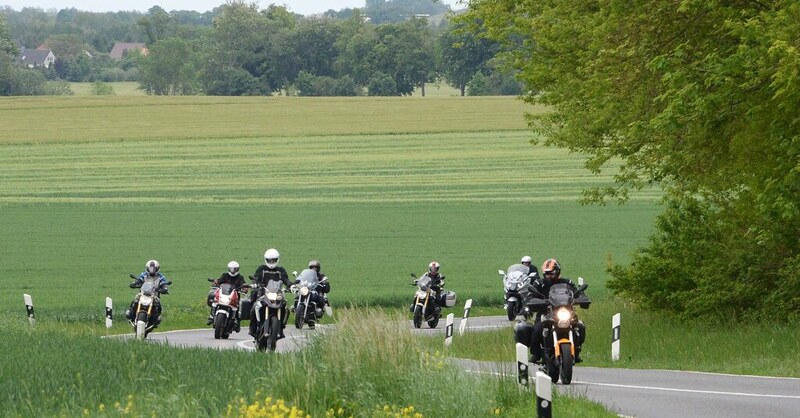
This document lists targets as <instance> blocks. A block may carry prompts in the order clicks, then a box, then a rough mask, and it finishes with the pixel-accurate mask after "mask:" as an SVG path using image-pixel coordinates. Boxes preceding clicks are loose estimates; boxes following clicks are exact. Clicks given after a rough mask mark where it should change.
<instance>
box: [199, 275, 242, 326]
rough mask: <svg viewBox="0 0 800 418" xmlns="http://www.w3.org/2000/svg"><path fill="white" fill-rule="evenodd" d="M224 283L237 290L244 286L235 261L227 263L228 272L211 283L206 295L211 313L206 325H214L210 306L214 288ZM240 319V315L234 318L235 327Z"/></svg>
mask: <svg viewBox="0 0 800 418" xmlns="http://www.w3.org/2000/svg"><path fill="white" fill-rule="evenodd" d="M224 283H230V284H232V285H233V286H235V287H237V288H238V287H241V286H244V284H245V281H244V276H242V273H239V263H237V262H236V261H231V262H230V263H228V271H226V272H225V273H222V274H221V275H220V276H219V278H218V279H216V280H214V281H213V282H211V291H210V292H209V293H208V306H209V307H210V308H211V313H210V314H209V315H208V322H207V324H206V325H211V324H213V323H214V307H213V306H211V304H212V303H214V293H215V288H216V287H219V285H221V284H224ZM240 319H241V314H239V315H238V316H237V318H236V322H237V325H238V323H239V321H240ZM237 328H238V326H237Z"/></svg>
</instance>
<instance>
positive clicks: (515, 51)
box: [469, 0, 800, 317]
mask: <svg viewBox="0 0 800 418" xmlns="http://www.w3.org/2000/svg"><path fill="white" fill-rule="evenodd" d="M469 5H470V8H471V11H470V12H469V14H470V16H471V18H472V19H473V20H477V19H480V20H482V21H483V22H484V24H483V25H482V26H480V27H478V26H476V27H474V28H473V29H474V30H475V31H476V32H480V33H481V34H482V35H484V36H488V37H490V38H491V39H495V40H497V41H499V42H501V43H502V44H503V46H504V50H505V51H507V52H506V54H507V55H508V58H509V62H511V63H512V65H513V66H514V67H515V68H517V69H518V70H519V71H520V75H521V77H522V79H523V80H524V81H525V84H526V87H527V89H528V91H529V92H530V93H529V94H528V95H526V97H525V99H526V100H527V101H530V102H534V103H540V104H545V105H548V106H549V107H550V108H551V109H552V112H550V113H548V114H547V115H543V116H539V117H535V118H534V117H532V118H531V122H532V123H533V125H534V126H535V128H536V129H537V130H538V131H539V132H541V133H543V134H544V138H545V139H544V141H545V143H546V144H549V145H554V146H559V147H566V148H568V149H570V150H573V151H576V152H581V153H586V154H588V155H589V156H590V157H589V158H588V160H587V162H586V167H587V168H588V169H589V170H591V171H593V172H598V171H600V170H603V169H607V168H608V167H612V166H618V167H619V169H618V171H617V174H616V177H615V179H616V184H615V185H614V186H613V187H608V188H604V189H594V190H589V191H586V194H585V196H584V197H585V201H587V202H605V201H607V200H608V199H618V200H620V201H624V200H626V199H627V198H628V197H629V193H630V192H632V191H635V190H638V189H640V188H642V187H645V186H648V185H651V184H658V185H660V186H662V187H663V188H664V190H665V191H666V198H665V203H666V207H667V210H666V211H665V212H664V214H663V215H662V216H661V217H660V218H659V221H658V223H657V232H656V233H655V234H654V236H653V237H652V239H651V243H650V245H649V246H648V247H646V248H644V249H642V250H641V251H640V252H638V253H637V254H635V255H634V260H633V262H632V264H631V265H629V266H615V267H614V268H612V273H613V275H614V276H615V279H614V280H612V281H611V282H610V284H609V286H610V287H611V288H612V289H613V290H615V291H616V292H618V293H620V294H623V295H625V296H627V297H630V298H632V299H633V300H636V301H638V302H640V303H641V304H643V305H644V306H647V307H651V308H660V309H666V310H670V311H673V312H677V313H679V314H682V315H695V314H705V315H709V316H719V317H731V316H734V317H739V316H742V315H747V314H749V313H753V312H758V311H763V310H765V309H767V308H768V307H771V308H773V309H775V308H785V309H786V312H787V313H794V314H793V315H797V314H796V312H798V311H800V309H798V308H800V296H798V295H800V292H798V291H797V289H798V285H800V278H798V273H797V271H798V267H800V239H798V237H800V123H798V122H800V121H798V118H800V116H799V115H798V113H797V109H798V104H800V103H798V100H800V85H798V83H797V75H798V72H799V70H800V51H798V48H800V25H797V23H796V22H798V21H800V3H798V2H796V1H791V0H778V1H774V2H757V1H734V2H731V1H722V0H709V1H695V0H682V1H671V0H655V1H647V2H641V1H636V2H630V1H626V0H606V1H597V0H594V1H592V0H589V1H587V0H542V1H535V2H533V1H518V0H472V1H470V2H469Z"/></svg>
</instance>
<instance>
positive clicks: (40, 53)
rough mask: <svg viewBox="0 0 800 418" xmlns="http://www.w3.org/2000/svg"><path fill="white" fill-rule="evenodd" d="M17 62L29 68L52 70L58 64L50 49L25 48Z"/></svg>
mask: <svg viewBox="0 0 800 418" xmlns="http://www.w3.org/2000/svg"><path fill="white" fill-rule="evenodd" d="M17 62H19V63H21V64H22V65H24V66H26V67H28V68H36V67H44V68H50V66H51V65H53V63H55V62H56V56H55V55H53V51H51V50H49V49H29V48H23V49H22V51H21V52H20V54H19V56H18V57H17Z"/></svg>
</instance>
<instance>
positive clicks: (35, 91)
mask: <svg viewBox="0 0 800 418" xmlns="http://www.w3.org/2000/svg"><path fill="white" fill-rule="evenodd" d="M15 73H16V74H15V75H14V82H13V83H12V87H11V95H12V96H40V95H43V94H44V93H45V89H44V86H45V83H46V82H47V80H46V79H45V77H44V74H42V72H41V71H37V70H35V69H30V70H29V69H17V71H16V72H15Z"/></svg>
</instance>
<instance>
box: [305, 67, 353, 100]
mask: <svg viewBox="0 0 800 418" xmlns="http://www.w3.org/2000/svg"><path fill="white" fill-rule="evenodd" d="M295 88H296V90H297V94H298V95H299V96H358V95H360V94H359V93H361V91H360V90H361V89H360V87H359V86H358V85H356V83H355V82H354V81H353V79H352V78H350V77H348V76H344V77H342V78H339V79H336V78H333V77H327V76H321V77H319V76H315V75H313V74H310V73H307V72H305V71H300V74H299V75H298V76H297V80H296V81H295Z"/></svg>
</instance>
